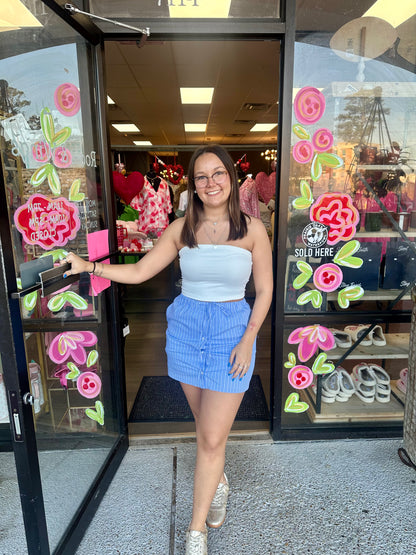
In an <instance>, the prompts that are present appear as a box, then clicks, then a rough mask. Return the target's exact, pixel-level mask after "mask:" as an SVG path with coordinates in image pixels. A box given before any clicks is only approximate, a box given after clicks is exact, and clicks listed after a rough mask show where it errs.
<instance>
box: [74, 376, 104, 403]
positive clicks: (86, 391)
mask: <svg viewBox="0 0 416 555" xmlns="http://www.w3.org/2000/svg"><path fill="white" fill-rule="evenodd" d="M77 388H78V391H79V392H80V393H81V395H82V396H83V397H86V398H87V399H94V397H97V395H99V393H100V391H101V379H100V377H99V376H98V375H97V374H94V372H83V373H82V374H81V375H80V376H79V378H78V379H77Z"/></svg>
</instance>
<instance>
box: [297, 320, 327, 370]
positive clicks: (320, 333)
mask: <svg viewBox="0 0 416 555" xmlns="http://www.w3.org/2000/svg"><path fill="white" fill-rule="evenodd" d="M288 343H290V344H292V345H293V344H299V346H298V358H299V360H301V361H302V362H306V361H307V360H309V359H310V358H311V357H312V356H313V355H314V354H315V353H316V351H317V350H318V348H319V349H322V350H323V351H329V350H330V349H333V347H334V346H335V339H334V336H333V335H332V333H331V332H330V331H329V329H328V328H325V327H324V326H320V325H319V324H315V325H312V326H305V327H303V328H296V329H295V330H293V331H292V333H291V334H290V335H289V338H288Z"/></svg>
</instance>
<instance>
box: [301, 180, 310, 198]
mask: <svg viewBox="0 0 416 555" xmlns="http://www.w3.org/2000/svg"><path fill="white" fill-rule="evenodd" d="M300 194H301V195H302V196H303V197H305V198H306V199H307V200H310V201H311V202H312V201H313V195H312V189H311V186H310V185H309V183H308V182H307V181H306V179H301V180H300Z"/></svg>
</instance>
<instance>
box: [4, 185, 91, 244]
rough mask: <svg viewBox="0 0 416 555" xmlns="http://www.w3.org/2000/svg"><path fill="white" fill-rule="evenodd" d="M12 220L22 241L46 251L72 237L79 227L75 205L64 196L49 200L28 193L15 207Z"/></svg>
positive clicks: (42, 196)
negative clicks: (25, 198) (27, 197)
mask: <svg viewBox="0 0 416 555" xmlns="http://www.w3.org/2000/svg"><path fill="white" fill-rule="evenodd" d="M14 222H15V224H16V228H17V229H18V231H20V233H21V234H22V235H23V238H24V240H25V241H26V243H29V245H40V246H41V247H42V248H43V249H45V250H47V251H48V250H51V249H53V248H56V247H57V246H60V247H62V246H64V245H66V243H68V241H71V240H72V239H75V237H76V235H77V232H78V230H79V228H80V227H81V222H80V219H79V212H78V207H77V205H76V204H74V203H71V202H69V201H68V200H67V199H66V198H64V197H59V198H53V199H52V198H49V197H47V196H45V195H41V194H37V195H32V196H31V197H29V199H28V200H27V202H26V203H25V204H22V206H19V208H18V209H17V210H16V212H15V214H14Z"/></svg>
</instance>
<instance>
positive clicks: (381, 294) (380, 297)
mask: <svg viewBox="0 0 416 555" xmlns="http://www.w3.org/2000/svg"><path fill="white" fill-rule="evenodd" d="M402 291H403V290H402V289H377V290H376V291H366V292H365V293H364V295H363V296H362V297H361V299H360V301H361V300H366V301H392V300H394V299H397V297H398V296H399V295H400V293H402ZM337 298H338V291H334V292H333V293H327V299H328V301H336V300H337ZM410 298H411V297H410V293H409V294H407V295H404V296H403V297H402V299H401V300H409V299H410Z"/></svg>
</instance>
